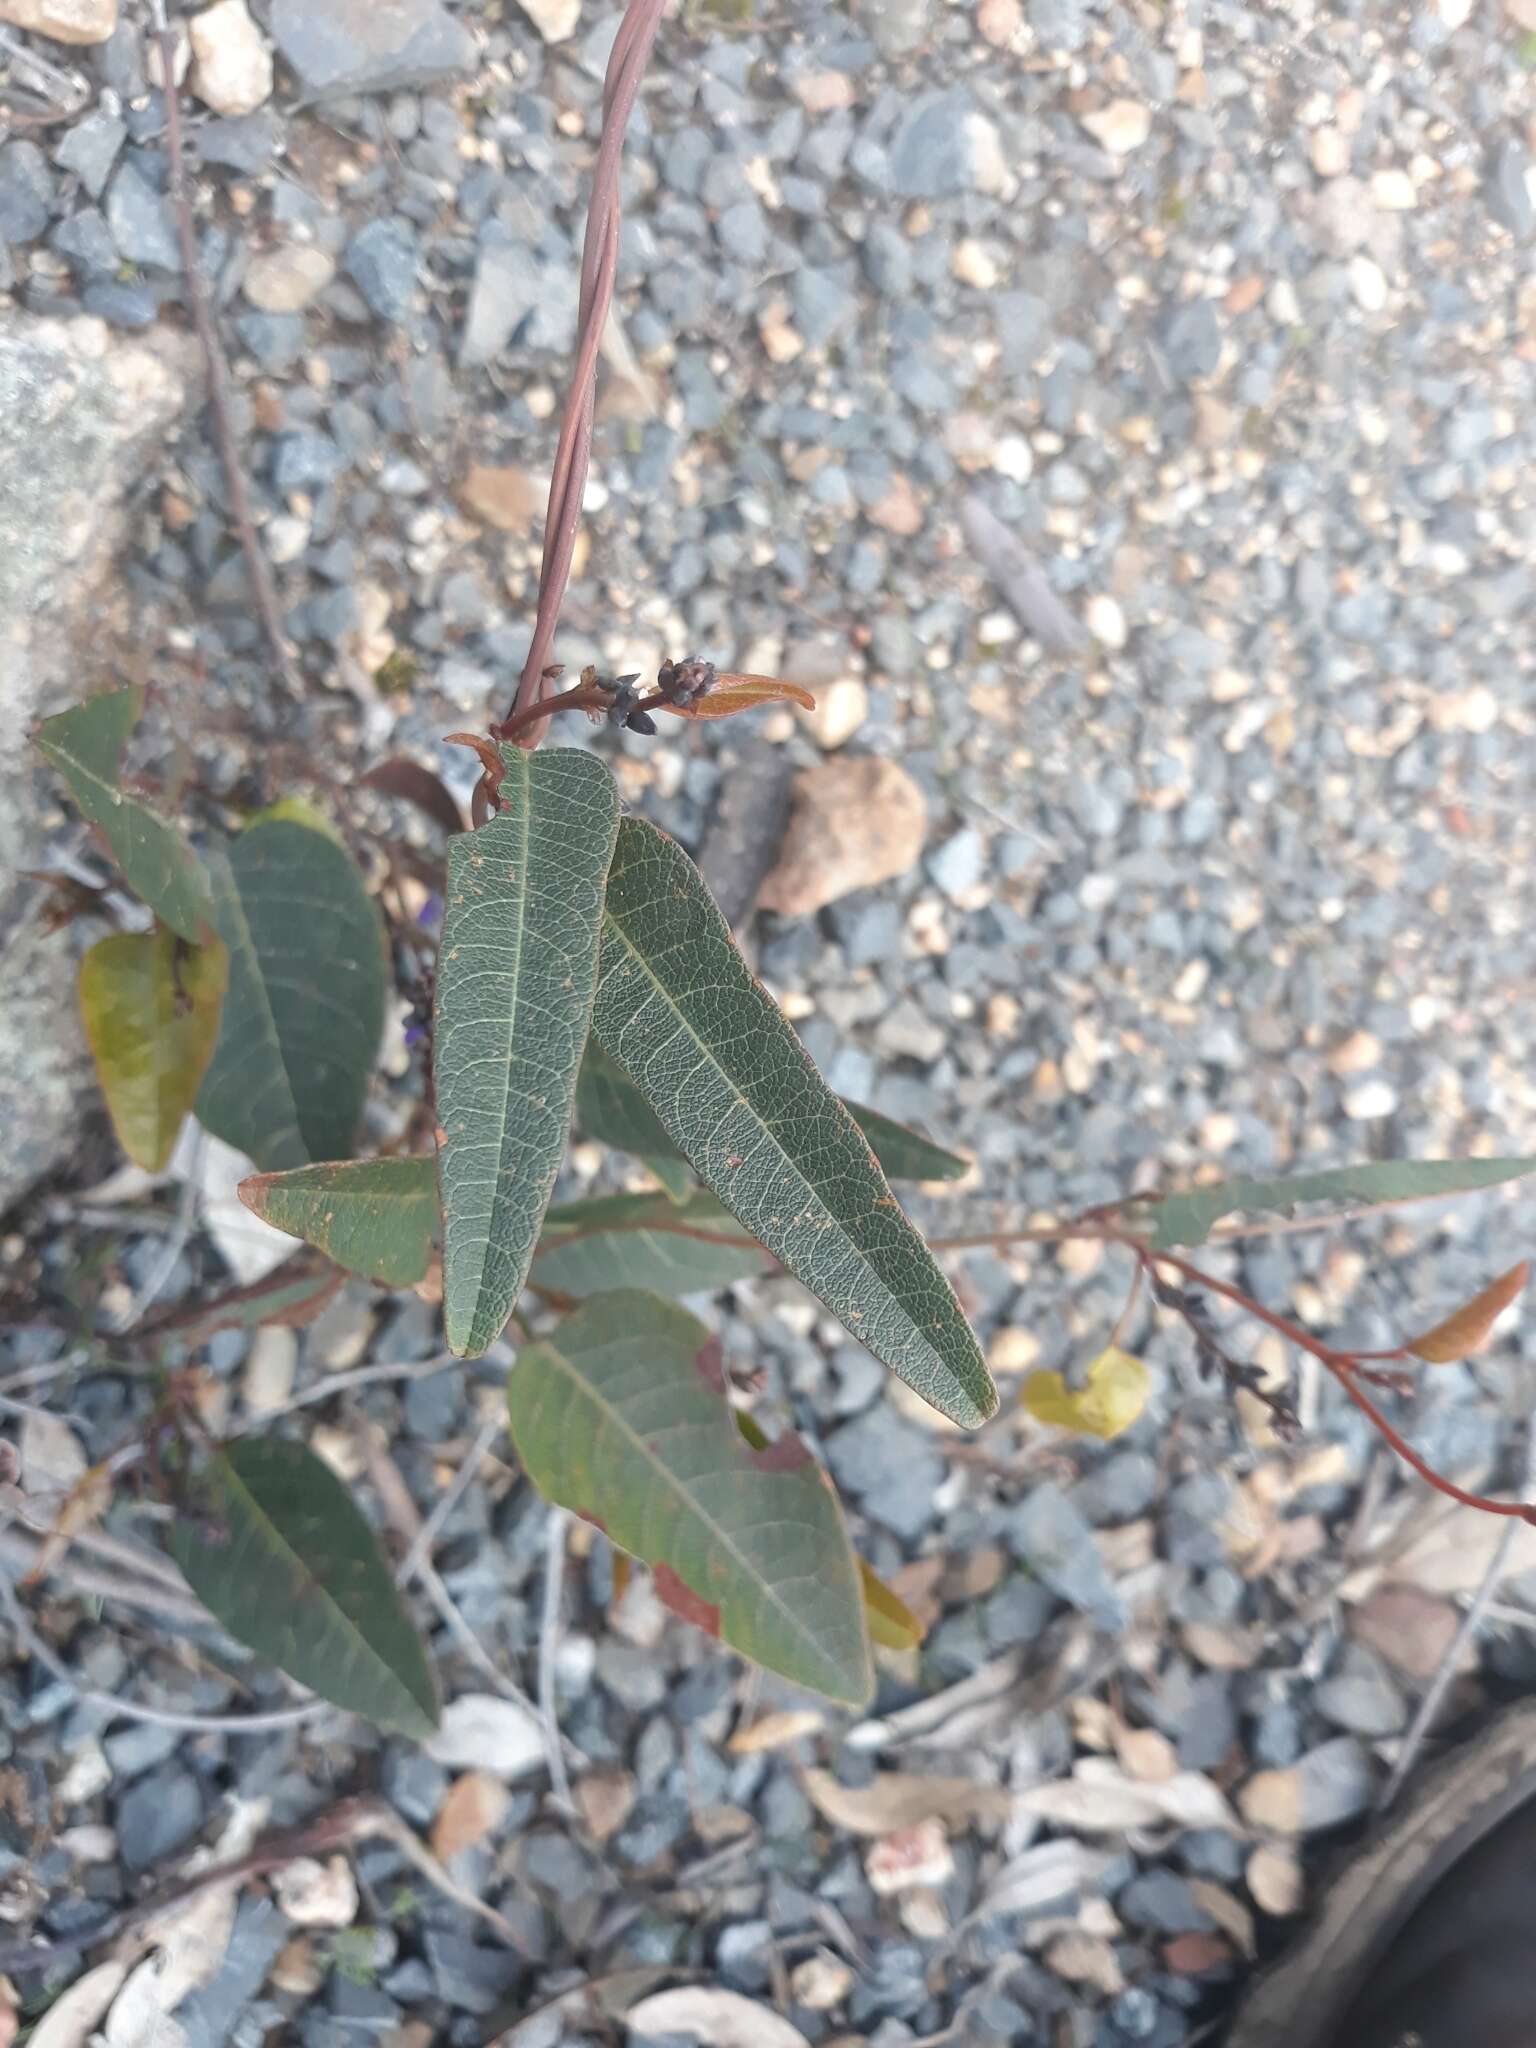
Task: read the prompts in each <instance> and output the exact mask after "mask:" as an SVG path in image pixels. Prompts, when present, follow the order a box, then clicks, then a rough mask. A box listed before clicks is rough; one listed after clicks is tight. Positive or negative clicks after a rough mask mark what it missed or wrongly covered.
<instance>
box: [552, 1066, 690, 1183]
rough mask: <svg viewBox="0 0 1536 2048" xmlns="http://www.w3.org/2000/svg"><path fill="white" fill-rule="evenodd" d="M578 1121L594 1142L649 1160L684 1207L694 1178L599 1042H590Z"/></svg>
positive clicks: (581, 1076) (581, 1074) (579, 1085)
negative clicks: (683, 1199) (683, 1200)
mask: <svg viewBox="0 0 1536 2048" xmlns="http://www.w3.org/2000/svg"><path fill="white" fill-rule="evenodd" d="M576 1121H577V1123H578V1124H579V1125H580V1127H581V1128H582V1130H584V1131H585V1132H586V1134H587V1136H588V1137H589V1138H597V1139H598V1140H600V1142H601V1143H603V1144H604V1145H613V1146H616V1147H617V1148H618V1150H619V1151H620V1152H629V1153H632V1154H633V1155H634V1157H635V1158H636V1159H643V1160H644V1161H645V1163H646V1165H647V1166H648V1167H649V1168H650V1169H651V1171H652V1173H654V1174H655V1176H656V1178H657V1179H658V1180H659V1181H660V1182H661V1184H662V1186H663V1187H664V1188H665V1189H666V1191H667V1193H668V1194H669V1195H672V1196H673V1197H674V1198H675V1199H676V1200H678V1201H681V1200H682V1198H683V1197H684V1195H686V1194H687V1192H688V1190H689V1189H690V1188H691V1187H692V1186H693V1176H692V1175H691V1174H690V1173H689V1171H688V1168H687V1166H686V1164H685V1163H684V1160H683V1155H682V1153H681V1152H679V1151H678V1149H677V1147H676V1146H675V1145H674V1144H673V1142H672V1140H671V1139H670V1138H669V1137H668V1136H667V1134H666V1132H665V1131H664V1130H663V1129H662V1127H661V1125H660V1124H659V1123H658V1121H657V1119H656V1112H655V1110H653V1109H652V1108H651V1105H650V1104H649V1103H648V1102H647V1101H646V1099H645V1097H644V1096H643V1095H642V1094H641V1093H640V1090H639V1089H638V1088H637V1087H636V1086H635V1084H634V1082H633V1081H632V1080H631V1079H630V1077H629V1075H628V1074H626V1073H625V1071H624V1069H623V1068H622V1067H621V1066H620V1065H619V1063H618V1061H617V1060H614V1059H610V1058H609V1057H608V1055H607V1053H605V1052H604V1051H603V1048H602V1045H601V1043H600V1042H599V1040H598V1039H597V1038H596V1037H589V1038H588V1039H587V1047H586V1051H585V1052H584V1053H583V1054H582V1056H581V1069H580V1071H579V1072H578V1074H577V1076H576Z"/></svg>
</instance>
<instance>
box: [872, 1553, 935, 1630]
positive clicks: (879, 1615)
mask: <svg viewBox="0 0 1536 2048" xmlns="http://www.w3.org/2000/svg"><path fill="white" fill-rule="evenodd" d="M859 1585H860V1588H861V1590H862V1592H863V1595H864V1613H865V1616H866V1618H867V1620H868V1622H869V1637H870V1641H871V1642H874V1643H878V1644H879V1645H880V1647H881V1648H882V1649H884V1650H915V1649H916V1648H917V1646H918V1644H919V1643H920V1642H921V1641H922V1640H923V1637H924V1635H925V1634H926V1633H927V1631H926V1630H925V1629H924V1627H923V1624H922V1623H921V1622H920V1621H919V1620H918V1618H917V1616H916V1615H915V1614H914V1613H913V1612H912V1610H911V1608H910V1607H909V1606H908V1605H907V1603H906V1601H905V1600H901V1599H898V1598H897V1596H896V1595H895V1594H894V1593H893V1592H892V1591H891V1589H890V1587H889V1586H888V1585H887V1584H886V1583H885V1581H884V1579H882V1578H881V1577H880V1575H879V1573H878V1572H874V1571H871V1570H870V1568H869V1566H868V1565H867V1564H866V1563H865V1562H864V1560H863V1558H862V1557H861V1558H860V1559H859Z"/></svg>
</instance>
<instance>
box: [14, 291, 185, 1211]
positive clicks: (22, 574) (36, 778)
mask: <svg viewBox="0 0 1536 2048" xmlns="http://www.w3.org/2000/svg"><path fill="white" fill-rule="evenodd" d="M188 365H189V358H188V357H187V355H186V354H185V353H184V352H183V351H182V348H181V345H180V344H174V345H173V344H172V343H171V342H170V341H169V340H167V341H166V342H165V343H164V344H163V345H160V344H151V343H148V342H145V341H142V340H134V341H129V340H126V339H123V338H120V337H114V336H113V335H112V334H111V332H110V330H109V329H108V328H107V327H106V326H105V325H104V324H103V323H102V322H101V321H99V320H71V321H52V320H29V319H26V318H24V317H22V316H21V315H19V314H12V315H11V316H9V318H8V319H7V320H6V322H5V323H4V325H3V326H0V674H3V676H4V678H5V686H4V701H5V716H4V718H3V719H0V952H3V953H4V956H5V1001H4V1003H3V1004H0V1131H3V1132H4V1133H5V1143H4V1145H3V1146H0V1210H3V1209H5V1208H7V1207H9V1205H10V1204H11V1203H12V1202H14V1201H15V1200H16V1199H17V1198H18V1197H19V1196H20V1195H22V1194H23V1193H25V1191H26V1190H27V1188H28V1187H29V1186H30V1185H31V1184H32V1182H34V1181H35V1180H37V1179H39V1178H40V1177H41V1176H42V1175H43V1174H45V1173H47V1172H48V1171H49V1170H50V1169H51V1168H52V1167H54V1166H56V1165H57V1164H58V1163H59V1162H60V1161H61V1160H62V1159H64V1158H65V1157H66V1156H67V1155H68V1153H69V1150H70V1147H71V1145H72V1143H73V1141H74V1138H75V1134H76V1132H77V1130H78V1128H79V1121H80V1095H81V1092H82V1090H85V1089H87V1088H88V1087H89V1063H88V1060H87V1056H86V1052H85V1046H84V1041H83V1039H82V1036H81V1032H80V1026H79V1021H78V1018H77V1014H76V1009H75V972H76V958H77V953H78V945H77V944H74V943H72V942H71V938H70V936H68V935H56V936H52V937H50V936H49V935H48V934H46V933H45V932H44V931H43V930H42V928H41V926H40V924H39V922H38V916H37V911H38V902H39V897H40V891H39V889H38V886H37V884H36V883H35V882H28V881H25V880H23V879H21V877H20V870H21V869H23V868H27V867H36V866H37V865H38V864H39V861H40V860H41V859H42V857H43V850H42V845H41V841H42V835H43V820H44V818H45V817H48V816H50V815H53V816H56V815H57V812H58V808H59V791H58V788H57V784H56V782H55V780H54V778H53V776H52V775H51V774H50V773H49V772H48V771H47V770H46V769H44V768H43V767H42V766H41V764H40V763H39V761H38V759H37V756H36V754H35V752H34V750H33V749H32V747H31V745H30V744H29V736H30V733H31V730H32V728H33V726H34V724H35V723H36V721H37V720H38V719H39V718H40V717H43V716H46V715H47V714H48V713H49V712H51V711H57V710H60V709H61V708H62V707H63V706H64V705H65V704H68V703H72V702H74V701H75V700H76V699H77V698H79V697H82V696H85V695H87V694H89V693H90V692H91V691H92V690H94V689H103V688H106V687H108V686H110V685H112V684H114V683H119V682H121V681H122V680H123V666H124V665H125V664H126V662H127V659H128V657H129V655H130V654H131V651H132V650H133V648H134V647H135V645H136V644H137V645H140V646H142V645H143V644H145V636H144V630H143V627H144V622H143V621H142V619H139V620H136V619H135V617H134V613H133V606H132V604H131V603H130V601H129V598H128V594H127V592H126V591H124V590H119V589H118V588H117V587H116V586H115V585H114V582H113V579H112V576H111V567H112V559H113V550H114V548H115V545H116V543H117V541H118V539H119V538H120V535H121V531H122V525H123V520H122V500H123V495H124V492H125V491H126V490H127V489H128V488H129V487H130V486H131V485H132V484H134V483H135V482H136V481H137V480H138V479H139V478H140V477H141V476H142V475H143V473H144V470H145V467H146V465H147V464H148V463H149V462H150V461H151V460H152V458H153V455H154V453H155V450H156V448H157V446H158V444H159V443H160V441H161V440H162V439H163V438H164V436H165V433H166V431H167V429H168V428H169V427H170V425H171V424H172V422H173V421H174V420H175V419H176V418H177V416H178V415H179V413H180V412H181V410H182V407H183V405H184V403H185V400H186V389H187V381H188V377H187V373H188Z"/></svg>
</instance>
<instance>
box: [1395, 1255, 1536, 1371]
mask: <svg viewBox="0 0 1536 2048" xmlns="http://www.w3.org/2000/svg"><path fill="white" fill-rule="evenodd" d="M1530 1270H1531V1269H1530V1266H1529V1265H1528V1263H1527V1262H1526V1261H1525V1260H1524V1259H1522V1260H1521V1261H1520V1263H1519V1265H1518V1266H1511V1267H1510V1269H1509V1271H1508V1272H1507V1273H1501V1274H1500V1275H1499V1277H1498V1279H1497V1280H1490V1281H1489V1283H1488V1285H1487V1286H1486V1287H1485V1288H1483V1290H1482V1292H1481V1293H1479V1294H1474V1295H1473V1297H1472V1299H1471V1300H1470V1301H1468V1302H1464V1303H1463V1304H1462V1306H1461V1307H1460V1308H1459V1309H1457V1311H1456V1313H1455V1314H1454V1315H1449V1316H1447V1317H1446V1318H1445V1321H1444V1322H1443V1323H1436V1325H1435V1327H1434V1328H1433V1329H1432V1330H1426V1331H1425V1332H1424V1334H1423V1336H1422V1337H1410V1338H1409V1340H1408V1342H1407V1343H1406V1344H1405V1345H1404V1346H1403V1349H1404V1350H1405V1351H1411V1352H1412V1353H1413V1355H1414V1357H1415V1358H1422V1359H1423V1360H1424V1362H1425V1364H1426V1365H1451V1364H1453V1363H1454V1362H1455V1360H1457V1359H1458V1358H1470V1357H1471V1356H1472V1354H1473V1353H1474V1352H1476V1351H1481V1350H1482V1348H1483V1346H1484V1345H1485V1344H1486V1343H1487V1341H1488V1339H1489V1337H1490V1336H1491V1335H1492V1334H1493V1326H1494V1324H1495V1323H1496V1322H1497V1321H1498V1319H1499V1317H1500V1316H1501V1315H1503V1313H1504V1311H1505V1309H1507V1308H1508V1307H1509V1305H1510V1303H1511V1302H1512V1301H1513V1300H1514V1299H1515V1297H1516V1295H1517V1294H1519V1292H1520V1290H1521V1289H1522V1288H1523V1287H1524V1285H1525V1283H1526V1281H1527V1279H1528V1278H1529V1277H1530Z"/></svg>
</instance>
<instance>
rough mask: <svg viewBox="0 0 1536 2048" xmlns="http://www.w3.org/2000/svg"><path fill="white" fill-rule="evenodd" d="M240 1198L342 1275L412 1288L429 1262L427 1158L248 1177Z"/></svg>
mask: <svg viewBox="0 0 1536 2048" xmlns="http://www.w3.org/2000/svg"><path fill="white" fill-rule="evenodd" d="M239 1193H240V1199H241V1201H242V1202H244V1204H245V1206H246V1207H247V1208H248V1209H253V1210H254V1211H255V1212H256V1214H257V1215H258V1216H259V1217H261V1219H262V1221H263V1222H264V1223H270V1224H271V1225H272V1226H273V1228H274V1229H275V1230H286V1231H287V1232H288V1234H289V1236H290V1237H302V1238H303V1239H304V1242H305V1243H306V1244H312V1245H313V1246H314V1247H315V1249H316V1250H317V1251H322V1252H324V1253H325V1255H326V1257H327V1258H328V1259H334V1260H335V1262H336V1264H337V1265H338V1266H345V1267H346V1269H347V1271H348V1272H349V1273H361V1274H362V1275H363V1277H364V1278H365V1279H368V1280H379V1281H382V1282H383V1283H384V1285H385V1286H386V1287H414V1286H415V1285H416V1282H417V1281H418V1280H421V1279H424V1278H425V1277H426V1272H427V1268H428V1267H429V1266H430V1265H431V1263H432V1240H433V1238H434V1237H435V1236H436V1234H437V1166H436V1163H435V1161H433V1160H431V1159H342V1160H336V1161H332V1162H331V1163H329V1164H327V1165H324V1166H295V1167H292V1168H290V1169H289V1171H288V1172H287V1173H253V1174H251V1175H250V1176H249V1178H248V1179H246V1180H243V1181H241V1183H240V1189H239Z"/></svg>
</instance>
